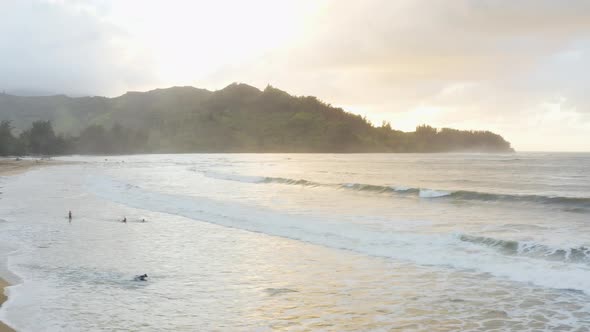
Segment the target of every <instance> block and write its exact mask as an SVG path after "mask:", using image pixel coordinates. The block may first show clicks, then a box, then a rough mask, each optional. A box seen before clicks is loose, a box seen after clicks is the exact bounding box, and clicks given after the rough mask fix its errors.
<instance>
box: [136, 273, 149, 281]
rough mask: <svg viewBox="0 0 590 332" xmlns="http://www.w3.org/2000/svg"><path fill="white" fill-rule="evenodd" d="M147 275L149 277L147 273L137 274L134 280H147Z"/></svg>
mask: <svg viewBox="0 0 590 332" xmlns="http://www.w3.org/2000/svg"><path fill="white" fill-rule="evenodd" d="M147 277H148V275H147V273H146V274H142V275H138V276H135V278H133V280H135V281H147Z"/></svg>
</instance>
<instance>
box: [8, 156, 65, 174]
mask: <svg viewBox="0 0 590 332" xmlns="http://www.w3.org/2000/svg"><path fill="white" fill-rule="evenodd" d="M58 163H61V162H59V161H52V160H38V159H35V160H33V159H20V160H16V159H14V158H10V159H8V158H0V176H6V175H14V174H19V173H22V172H26V171H28V170H30V169H32V168H36V167H41V166H46V165H53V164H58Z"/></svg>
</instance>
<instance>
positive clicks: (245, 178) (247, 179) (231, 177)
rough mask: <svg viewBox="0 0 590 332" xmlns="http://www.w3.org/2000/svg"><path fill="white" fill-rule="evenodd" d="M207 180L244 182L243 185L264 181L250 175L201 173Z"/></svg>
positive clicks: (260, 177)
mask: <svg viewBox="0 0 590 332" xmlns="http://www.w3.org/2000/svg"><path fill="white" fill-rule="evenodd" d="M203 174H204V175H205V176H206V177H208V178H213V179H217V180H227V181H236V182H244V183H262V182H264V181H265V180H266V178H265V177H263V176H250V175H241V174H228V173H218V172H204V173H203Z"/></svg>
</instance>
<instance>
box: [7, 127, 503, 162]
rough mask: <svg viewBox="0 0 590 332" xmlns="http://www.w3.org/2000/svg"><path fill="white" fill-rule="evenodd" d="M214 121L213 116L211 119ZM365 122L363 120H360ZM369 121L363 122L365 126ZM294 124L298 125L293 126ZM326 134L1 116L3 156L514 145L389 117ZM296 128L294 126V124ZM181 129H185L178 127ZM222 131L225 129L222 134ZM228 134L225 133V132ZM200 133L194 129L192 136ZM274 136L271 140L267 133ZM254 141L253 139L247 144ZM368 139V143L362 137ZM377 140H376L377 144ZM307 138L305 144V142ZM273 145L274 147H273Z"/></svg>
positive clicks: (498, 138)
mask: <svg viewBox="0 0 590 332" xmlns="http://www.w3.org/2000/svg"><path fill="white" fill-rule="evenodd" d="M211 121H213V120H211ZM360 123H361V124H363V123H365V122H364V120H362V121H361V122H360ZM366 125H367V124H363V126H366ZM295 128H297V127H296V126H295ZM335 128H337V129H336V130H334V131H332V132H329V131H328V132H327V133H326V134H325V136H324V137H323V140H320V138H316V139H315V141H311V142H310V141H306V142H305V143H301V142H298V141H297V140H292V141H286V140H284V136H283V137H280V136H279V138H278V139H277V137H276V136H266V135H268V132H265V131H264V130H261V131H258V132H256V133H258V134H259V136H258V137H254V138H253V137H246V136H243V138H244V140H243V141H236V140H234V138H233V137H232V136H231V135H229V133H227V132H225V133H224V132H223V131H222V130H220V129H221V128H219V127H216V126H212V129H213V130H211V128H210V129H209V130H208V131H206V132H204V133H202V134H201V135H199V136H200V137H201V138H202V139H201V140H195V141H191V140H190V136H186V132H184V133H185V134H183V135H185V136H182V135H180V136H178V135H177V134H175V133H169V135H168V136H164V135H165V132H166V131H162V132H159V131H154V132H155V133H157V134H156V135H154V134H153V132H151V133H150V132H146V131H144V130H139V129H132V128H124V127H122V126H121V125H118V124H116V125H114V126H112V127H110V128H105V127H103V126H100V125H91V126H89V127H86V128H85V129H84V130H82V132H80V134H79V135H75V136H64V135H62V134H56V133H55V131H54V129H53V126H52V124H51V122H50V121H35V122H33V123H32V125H31V127H30V128H28V129H26V130H24V131H23V132H21V133H20V134H19V135H15V134H14V128H12V126H11V124H10V122H9V121H2V122H0V156H22V155H65V154H98V155H102V154H134V153H156V152H157V153H178V152H185V153H186V152H447V151H483V152H498V151H511V150H512V149H511V148H510V145H509V143H507V142H506V141H505V140H504V139H503V138H502V137H501V136H499V135H496V134H493V133H491V132H487V131H461V130H455V129H449V128H443V129H441V130H437V129H435V128H432V127H430V126H426V125H423V126H419V127H418V128H416V131H415V132H410V133H405V132H401V131H396V130H393V129H391V126H390V125H389V123H383V125H382V126H381V127H369V128H371V129H372V134H373V136H371V137H368V139H370V140H372V142H370V141H367V137H365V138H364V140H365V141H363V140H362V139H360V138H359V137H355V136H352V135H351V132H350V130H351V128H350V127H343V126H341V127H335ZM291 130H293V129H291ZM178 132H179V133H183V131H182V130H181V131H178ZM219 133H222V134H223V135H219ZM224 135H227V136H224ZM194 136H196V135H193V137H194ZM268 138H272V139H273V140H272V141H271V142H270V144H269V142H268V141H266V140H265V139H268ZM249 142H250V143H252V142H257V144H256V143H252V144H251V145H250V144H249ZM363 142H364V143H363ZM377 143H378V144H377ZM303 144H306V145H303ZM269 146H272V147H273V148H272V149H271V148H269Z"/></svg>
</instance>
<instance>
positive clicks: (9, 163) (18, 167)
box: [0, 158, 55, 332]
mask: <svg viewBox="0 0 590 332" xmlns="http://www.w3.org/2000/svg"><path fill="white" fill-rule="evenodd" d="M48 164H55V162H53V161H48V160H32V159H19V160H16V159H13V158H10V159H8V158H1V159H0V176H8V175H15V174H19V173H23V172H26V171H28V170H30V169H33V168H37V167H41V166H46V165H48ZM8 286H10V284H9V283H8V282H7V281H5V280H4V279H2V278H0V306H2V304H3V303H4V302H5V301H6V300H7V297H6V295H5V294H4V289H5V288H6V287H8ZM11 331H14V330H13V329H12V328H10V327H8V326H6V325H5V324H4V323H2V322H1V321H0V332H11Z"/></svg>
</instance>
